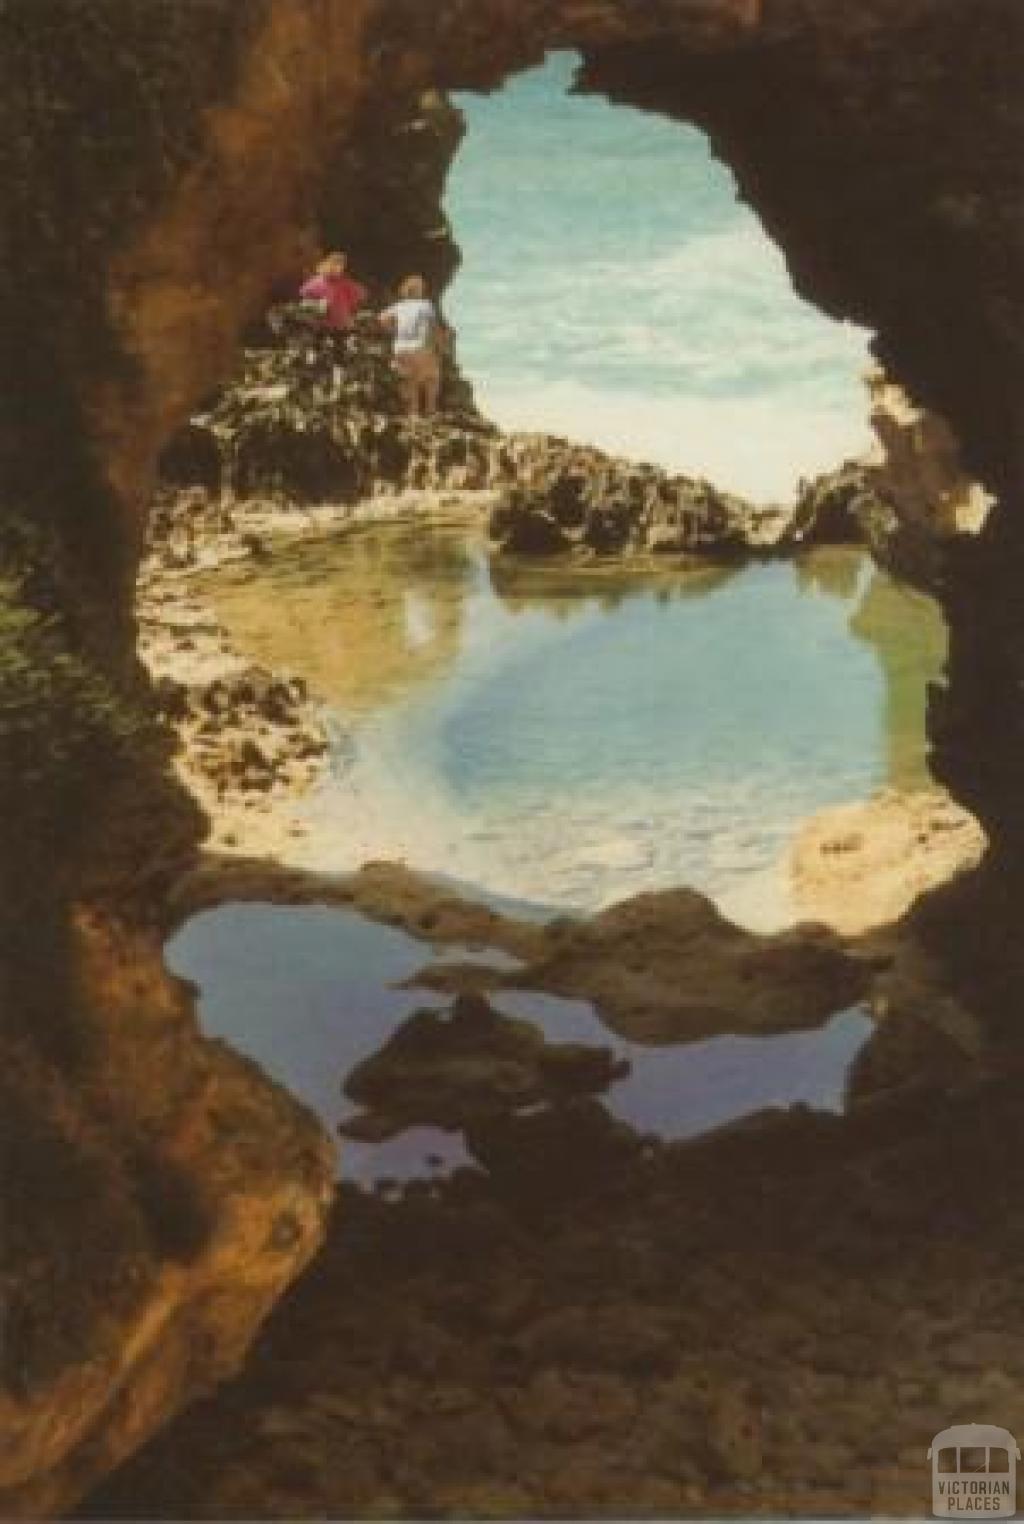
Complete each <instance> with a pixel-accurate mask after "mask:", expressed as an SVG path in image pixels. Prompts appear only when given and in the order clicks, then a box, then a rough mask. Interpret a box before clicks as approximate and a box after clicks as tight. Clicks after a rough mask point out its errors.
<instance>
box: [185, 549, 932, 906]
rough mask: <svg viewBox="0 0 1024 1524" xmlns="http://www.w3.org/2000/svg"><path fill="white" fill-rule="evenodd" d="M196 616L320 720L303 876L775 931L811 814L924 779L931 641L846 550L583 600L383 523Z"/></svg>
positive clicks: (225, 593) (227, 584)
mask: <svg viewBox="0 0 1024 1524" xmlns="http://www.w3.org/2000/svg"><path fill="white" fill-rule="evenodd" d="M210 592H211V596H212V597H213V600H214V603H215V606H216V609H217V613H218V615H219V617H220V618H221V619H222V620H223V621H224V622H225V624H226V625H227V628H228V630H229V633H230V635H231V637H232V640H233V641H234V643H235V644H236V645H237V646H238V647H239V648H240V649H243V650H245V651H247V652H249V653H250V654H251V655H252V656H253V658H254V659H256V660H258V661H261V662H264V663H266V664H267V665H270V666H274V667H278V668H283V669H285V670H288V671H291V672H295V673H298V674H300V675H301V676H303V677H304V678H306V680H307V682H308V683H309V685H310V687H311V689H312V690H313V691H314V692H315V693H317V694H318V695H319V696H320V697H321V698H322V699H323V700H324V702H325V705H326V709H327V715H328V726H329V730H330V732H331V734H332V737H333V743H332V769H331V773H330V775H329V776H328V778H327V779H326V781H325V782H324V784H323V786H322V787H321V788H320V789H319V790H318V792H317V793H316V794H315V795H314V796H313V797H312V798H311V799H310V800H309V802H308V805H307V807H306V811H305V815H306V823H307V826H308V828H309V840H310V842H311V843H312V849H313V850H314V852H315V863H316V865H317V866H319V867H324V868H338V869H342V868H352V867H358V866H359V865H361V864H362V863H363V862H365V861H369V860H371V859H374V858H392V859H404V860H405V861H406V862H407V863H408V864H409V865H410V866H411V867H414V868H417V869H420V870H422V871H425V872H430V873H444V874H447V875H449V876H450V877H452V878H455V879H458V880H460V881H461V882H462V883H464V884H465V885H467V886H469V887H471V888H472V889H473V890H475V891H478V892H481V891H482V892H484V893H487V894H495V895H504V896H508V897H511V898H513V899H516V900H523V901H529V902H532V903H534V904H537V905H544V906H551V907H557V908H559V909H567V910H593V909H595V908H598V907H599V906H602V905H606V904H609V903H611V902H613V901H614V900H616V899H621V898H624V897H625V896H626V895H629V894H633V893H637V892H639V891H641V890H645V889H655V888H668V887H674V886H676V885H679V884H687V885H690V886H692V887H695V888H698V889H701V890H703V891H704V892H705V893H708V894H710V895H711V896H712V897H714V898H715V899H716V900H717V901H718V903H719V905H720V906H721V907H722V908H723V909H724V910H725V911H726V913H727V914H729V915H731V916H732V917H733V918H734V919H737V920H740V921H742V922H744V923H746V924H748V925H751V926H755V927H759V928H770V927H773V926H778V925H781V924H784V923H785V922H786V921H787V920H788V919H791V918H792V914H791V906H790V904H789V900H788V874H787V854H788V850H789V846H790V844H791V842H792V840H793V838H794V836H795V834H796V832H797V830H798V828H799V827H800V825H801V824H802V823H803V821H804V820H805V819H806V817H807V816H808V815H809V814H812V813H813V812H815V811H817V810H820V809H822V808H824V807H826V806H828V805H832V804H837V803H840V802H843V801H847V800H854V799H863V798H867V797H868V796H869V795H871V794H872V793H873V792H874V791H875V790H877V789H878V788H880V787H882V786H885V785H892V786H895V787H898V788H902V789H913V788H917V787H923V786H925V785H926V784H927V783H928V781H929V780H928V775H927V769H926V760H925V739H924V706H925V693H926V687H927V684H928V682H929V681H932V680H934V679H936V678H937V677H938V675H939V673H940V671H941V667H942V663H943V660H944V655H945V630H944V626H943V624H942V620H941V618H940V616H939V613H938V611H937V609H936V607H935V606H934V604H933V603H931V601H930V600H928V599H927V598H924V597H922V596H920V595H917V594H914V593H908V592H906V591H905V590H902V589H900V588H898V587H897V586H896V585H894V584H893V583H892V582H891V580H890V579H889V578H887V577H886V576H885V575H884V574H883V573H881V572H878V571H876V570H874V569H873V568H872V566H871V564H870V563H869V561H868V560H867V558H866V557H865V556H863V555H862V554H860V553H859V552H857V551H855V550H846V549H836V550H821V551H816V552H813V553H811V554H809V555H807V556H805V557H803V558H801V559H800V560H798V561H795V562H771V563H754V564H751V565H748V566H745V567H738V568H717V569H702V570H697V571H694V570H683V569H670V568H660V567H646V568H642V569H634V570H630V569H629V568H628V567H624V566H618V567H609V568H605V569H602V570H600V571H598V572H595V573H594V574H592V575H589V576H588V575H586V574H582V575H581V573H580V572H579V571H578V570H576V571H571V572H566V571H565V570H564V569H559V568H558V567H545V568H542V567H536V566H526V565H516V566H512V565H509V564H507V563H502V562H500V561H498V562H491V561H490V560H489V558H488V556H487V553H486V547H485V545H484V543H483V541H482V539H481V537H480V535H479V532H478V531H473V530H472V529H470V528H468V527H467V526H466V525H464V524H454V523H453V524H449V525H447V526H445V525H437V524H430V523H427V522H424V521H423V520H410V521H405V522H402V521H394V522H389V523H379V524H366V525H362V526H360V527H358V528H355V529H353V530H352V531H350V532H349V533H346V534H344V535H342V536H340V537H337V538H334V539H332V540H329V541H324V542H321V543H318V544H305V545H302V546H297V547H295V548H293V549H292V550H288V551H283V552H280V553H279V554H277V555H275V557H274V558H273V559H272V560H271V561H269V562H268V563H267V564H266V565H264V566H262V567H261V569H260V572H259V576H258V578H256V579H253V577H252V575H251V573H250V572H249V571H247V570H243V571H240V572H236V573H232V572H227V573H224V574H222V575H221V576H219V577H218V578H216V579H215V581H214V582H213V584H211V588H210Z"/></svg>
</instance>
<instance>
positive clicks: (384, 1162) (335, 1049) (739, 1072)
mask: <svg viewBox="0 0 1024 1524" xmlns="http://www.w3.org/2000/svg"><path fill="white" fill-rule="evenodd" d="M167 954H168V961H169V964H170V966H171V968H172V969H174V970H175V971H176V972H177V973H180V974H182V975H183V976H185V977H187V978H190V979H194V980H195V981H196V983H197V984H198V985H199V987H200V989H201V992H202V995H201V1003H200V1015H201V1019H202V1023H203V1027H204V1030H205V1031H206V1032H207V1033H208V1034H209V1035H211V1036H215V1037H221V1038H224V1039H225V1040H226V1041H228V1042H231V1043H232V1044H233V1045H234V1046H236V1047H238V1048H241V1049H243V1050H244V1051H245V1052H246V1053H248V1054H249V1055H250V1056H251V1057H253V1058H254V1059H255V1060H256V1061H257V1062H258V1063H259V1064H260V1065H261V1066H262V1067H263V1068H264V1069H266V1071H267V1072H268V1073H269V1074H271V1075H273V1076H274V1077H275V1078H276V1079H278V1080H279V1081H280V1082H281V1083H282V1084H284V1085H286V1086H287V1087H288V1088H289V1089H290V1090H292V1091H293V1092H294V1093H295V1094H296V1095H298V1096H300V1097H301V1098H302V1099H303V1100H304V1101H305V1102H306V1103H307V1105H309V1106H311V1107H312V1108H313V1109H314V1110H315V1111H316V1112H317V1113H318V1115H319V1116H320V1117H321V1118H322V1120H323V1121H324V1122H325V1123H326V1124H327V1126H328V1127H329V1128H330V1129H331V1130H333V1129H334V1128H336V1127H337V1125H338V1123H339V1122H343V1121H344V1120H346V1118H348V1117H350V1116H352V1115H353V1114H354V1113H355V1112H356V1111H357V1110H358V1108H357V1107H356V1106H354V1105H353V1104H352V1103H351V1102H350V1101H348V1100H347V1099H346V1097H345V1096H344V1094H343V1091H342V1086H343V1083H344V1079H345V1076H346V1075H347V1074H348V1073H349V1072H350V1071H351V1070H352V1069H353V1068H354V1066H355V1065H356V1064H358V1063H361V1062H362V1061H363V1060H364V1059H366V1058H368V1057H369V1056H370V1055H371V1054H373V1053H375V1052H376V1051H377V1050H378V1049H379V1048H380V1047H382V1046H383V1044H384V1043H385V1042H386V1041H387V1040H388V1038H389V1037H390V1036H391V1035H392V1033H393V1032H394V1031H395V1029H396V1027H397V1026H398V1025H399V1024H400V1023H401V1022H403V1021H404V1020H405V1019H406V1018H407V1017H408V1016H409V1015H411V1013H412V1012H413V1011H414V1010H417V1009H420V1008H422V1007H424V1006H428V1007H437V1006H439V1005H441V1004H443V1002H442V1001H440V1000H439V999H438V998H437V997H436V996H434V995H432V994H429V993H427V992H426V991H424V990H416V989H402V988H399V987H398V986H399V985H400V984H401V983H403V982H404V981H407V980H409V979H410V978H412V977H413V976H414V975H415V974H416V973H417V972H418V971H419V970H421V969H422V968H423V966H424V964H425V963H427V962H429V960H430V956H431V950H430V948H429V947H428V946H426V945H424V944H423V943H421V942H418V941H416V940H414V939H413V938H412V937H410V936H408V935H406V934H405V933H404V932H401V931H396V930H394V929H393V928H392V927H388V926H380V925H377V924H375V923H374V922H372V921H368V920H366V919H365V918H364V917H362V916H360V915H358V914H355V913H354V912H351V911H346V910H337V909H327V908H322V907H310V906H303V907H301V908H294V907H282V906H270V905H229V906H226V907H224V908H222V909H218V910H212V911H207V912H205V913H203V914H201V915H198V916H195V917H194V918H193V919H192V920H191V921H190V922H189V923H188V924H187V925H186V926H184V927H183V928H182V930H181V931H180V932H179V933H178V934H177V936H175V937H174V938H173V940H172V941H171V943H170V944H169V947H168V950H167ZM462 956H463V952H462V950H461V949H452V948H450V947H449V948H446V949H445V957H446V958H452V957H456V958H461V957H462ZM478 956H481V957H482V955H480V954H478ZM495 961H498V959H497V958H495ZM494 1004H495V1005H496V1006H497V1007H498V1008H499V1009H500V1010H501V1011H503V1012H505V1013H506V1014H508V1015H512V1016H519V1017H522V1018H525V1019H526V1020H528V1021H531V1022H533V1023H535V1024H536V1026H537V1027H539V1028H540V1030H541V1031H542V1032H543V1033H544V1036H545V1037H546V1038H547V1039H548V1040H549V1041H552V1042H580V1043H589V1044H595V1045H599V1046H604V1047H610V1048H612V1049H613V1051H614V1053H615V1055H616V1057H618V1058H624V1059H627V1060H628V1062H629V1072H628V1074H627V1075H626V1076H625V1077H624V1078H622V1079H620V1080H618V1081H617V1082H616V1083H615V1084H614V1085H612V1087H611V1089H610V1090H609V1091H608V1092H607V1095H606V1096H605V1098H604V1099H605V1104H606V1105H607V1107H608V1109H609V1110H610V1111H611V1112H612V1114H613V1115H614V1116H616V1117H619V1118H620V1119H621V1120H623V1121H624V1122H628V1123H629V1124H630V1125H631V1126H632V1127H635V1128H636V1129H638V1130H639V1131H640V1132H643V1133H654V1134H656V1135H658V1136H660V1137H663V1138H687V1137H692V1136H695V1135H696V1134H698V1133H701V1132H704V1131H707V1130H708V1129H709V1128H712V1127H716V1126H719V1125H721V1124H722V1123H724V1122H728V1121H731V1120H733V1119H734V1118H738V1117H743V1116H746V1115H748V1114H749V1113H751V1112H754V1111H758V1110H761V1109H762V1108H764V1107H767V1106H779V1105H789V1104H792V1103H793V1102H796V1101H802V1102H805V1103H807V1104H808V1105H812V1106H815V1107H817V1108H818V1109H821V1110H829V1111H839V1110H841V1109H842V1104H843V1093H844V1086H845V1081H846V1075H847V1072H848V1070H849V1066H850V1064H851V1062H852V1060H853V1058H854V1057H855V1056H856V1054H857V1052H858V1051H859V1049H860V1048H861V1046H862V1045H863V1043H864V1042H865V1041H866V1039H867V1036H868V1034H869V1033H870V1031H871V1029H872V1022H871V1021H870V1019H869V1018H868V1016H867V1015H866V1014H864V1013H863V1012H862V1011H860V1010H850V1011H845V1012H842V1013H839V1014H838V1015H836V1016H834V1017H833V1018H832V1019H831V1021H829V1022H827V1023H825V1024H824V1025H823V1026H822V1027H821V1028H819V1029H818V1030H816V1031H807V1030H804V1031H794V1032H786V1033H781V1034H779V1035H775V1036H771V1037H740V1036H723V1037H716V1038H711V1039H709V1040H705V1041H701V1042H694V1043H688V1044H685V1043H684V1044H678V1045H676V1046H666V1045H659V1046H657V1047H645V1046H643V1045H641V1044H639V1043H635V1042H627V1041H625V1040H623V1039H622V1038H620V1037H618V1036H617V1035H615V1034H613V1033H612V1032H610V1031H609V1030H608V1028H606V1027H605V1026H603V1025H602V1023H601V1022H600V1020H599V1018H598V1016H597V1014H596V1013H595V1011H594V1008H593V1007H592V1006H591V1005H590V1004H589V1003H588V1002H586V1001H581V1000H564V999H559V998H556V997H554V996H550V995H542V994H537V993H535V992H532V991H520V990H517V991H515V992H502V993H501V994H500V995H497V996H496V997H495V999H494ZM466 1159H467V1155H466V1152H465V1149H464V1147H463V1144H462V1141H461V1136H460V1135H459V1134H457V1133H454V1132H443V1131H441V1130H439V1129H437V1128H429V1127H414V1128H408V1129H406V1130H405V1131H403V1132H401V1133H399V1134H398V1136H396V1137H393V1138H390V1139H388V1140H387V1141H386V1142H383V1143H363V1142H356V1141H353V1140H346V1141H345V1143H344V1145H343V1167H344V1174H345V1177H346V1179H348V1180H352V1181H356V1182H360V1183H364V1184H366V1183H370V1182H372V1181H374V1180H378V1179H382V1178H385V1177H389V1178H394V1179H406V1178H409V1177H412V1176H416V1175H421V1174H428V1173H430V1171H431V1169H436V1168H441V1167H446V1168H450V1167H452V1166H454V1165H456V1164H460V1163H464V1162H466Z"/></svg>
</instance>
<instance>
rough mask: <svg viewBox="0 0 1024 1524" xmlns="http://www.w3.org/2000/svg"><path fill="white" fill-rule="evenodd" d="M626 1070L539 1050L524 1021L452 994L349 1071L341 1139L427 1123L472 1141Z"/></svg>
mask: <svg viewBox="0 0 1024 1524" xmlns="http://www.w3.org/2000/svg"><path fill="white" fill-rule="evenodd" d="M628 1069H629V1065H628V1063H623V1062H622V1061H616V1059H615V1058H614V1056H613V1055H612V1052H611V1050H610V1049H609V1048H596V1047H594V1046H592V1045H587V1044H584V1043H549V1042H547V1041H546V1040H545V1039H544V1036H543V1034H542V1033H541V1032H540V1031H539V1030H538V1028H537V1027H535V1026H534V1025H533V1024H532V1022H529V1021H519V1020H516V1019H514V1018H513V1017H511V1016H504V1015H502V1014H501V1012H500V1011H496V1010H495V1009H494V1008H493V1006H491V1005H489V1004H488V1003H487V1001H486V1000H485V999H484V997H483V996H482V995H479V994H475V993H465V994H460V995H458V996H457V997H456V999H455V1001H454V1003H453V1005H452V1007H451V1010H450V1011H448V1012H443V1011H432V1010H423V1011H417V1012H416V1013H415V1014H414V1015H412V1016H410V1017H409V1019H408V1020H407V1021H405V1022H403V1023H402V1025H401V1026H400V1027H399V1028H398V1030H397V1031H396V1032H395V1033H394V1034H393V1036H392V1037H391V1038H390V1039H389V1040H388V1041H387V1042H386V1043H385V1044H384V1046H383V1047H382V1048H380V1049H379V1050H378V1051H377V1052H376V1053H374V1054H372V1055H371V1056H370V1057H369V1058H368V1059H365V1060H364V1061H363V1062H362V1063H361V1064H357V1065H356V1067H355V1068H354V1069H353V1070H352V1071H351V1073H350V1074H349V1075H348V1076H347V1077H346V1080H345V1094H346V1095H347V1096H349V1098H350V1099H351V1100H353V1101H356V1102H357V1103H358V1104H359V1105H360V1106H362V1107H364V1108H365V1109H364V1110H363V1111H362V1112H361V1113H359V1114H358V1115H357V1116H354V1117H352V1118H350V1119H349V1120H348V1121H347V1122H343V1123H342V1124H341V1126H342V1131H343V1132H344V1133H345V1135H346V1136H347V1137H353V1138H387V1137H391V1136H393V1135H395V1134H397V1133H400V1132H402V1131H404V1130H405V1129H406V1128H408V1127H416V1126H422V1125H429V1126H434V1127H441V1128H444V1129H446V1130H448V1131H459V1130H462V1131H467V1132H468V1133H469V1134H470V1136H472V1132H473V1130H474V1129H475V1128H476V1127H478V1126H480V1125H482V1124H486V1123H488V1122H490V1121H493V1120H494V1119H495V1118H502V1117H504V1118H507V1117H509V1116H511V1115H513V1114H515V1113H517V1112H519V1111H522V1110H523V1109H529V1108H533V1107H537V1106H541V1105H545V1104H546V1105H556V1106H557V1105H566V1104H568V1103H570V1102H571V1101H572V1100H574V1099H576V1098H578V1097H581V1096H586V1095H594V1094H598V1093H600V1092H601V1091H602V1090H606V1089H607V1088H608V1086H609V1085H611V1084H613V1083H614V1082H615V1081H616V1080H617V1079H621V1078H622V1076H623V1074H624V1073H627V1072H628Z"/></svg>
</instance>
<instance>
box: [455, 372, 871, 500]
mask: <svg viewBox="0 0 1024 1524" xmlns="http://www.w3.org/2000/svg"><path fill="white" fill-rule="evenodd" d="M477 390H478V394H479V396H480V400H481V403H482V405H483V407H484V409H485V411H486V412H487V413H488V414H489V415H490V416H491V417H493V418H494V419H495V420H496V421H497V422H498V423H500V424H501V425H502V426H503V427H505V428H509V429H531V430H532V429H543V430H547V431H549V432H552V433H556V434H565V435H567V436H568V437H569V438H570V439H578V440H581V441H583V442H585V443H588V444H597V445H600V446H601V447H602V448H603V449H606V450H609V451H611V452H613V453H616V454H623V455H629V456H633V457H635V458H636V459H638V460H649V461H653V462H655V463H656V464H659V465H663V466H665V467H667V468H668V469H670V470H675V471H685V472H687V473H688V474H689V475H692V476H706V477H707V478H708V479H709V480H710V481H713V482H715V483H716V485H718V486H720V487H723V488H726V489H727V490H729V491H732V492H738V493H741V494H742V495H743V496H745V497H749V498H751V499H752V500H753V501H755V502H771V501H785V500H786V499H788V498H790V497H791V496H792V494H793V491H794V488H795V486H796V483H797V481H798V480H799V478H800V477H801V476H803V475H814V474H815V473H816V472H818V471H826V470H828V469H830V468H831V467H832V466H834V465H836V464H837V463H838V462H839V461H841V460H844V459H846V458H847V457H850V456H853V455H858V454H860V453H862V452H863V451H864V450H865V449H866V448H867V446H868V445H869V443H870V433H869V430H868V428H867V425H866V423H865V422H864V421H863V420H861V419H858V418H857V417H856V416H855V415H854V416H852V417H851V415H850V413H849V412H848V411H847V410H845V409H843V408H841V407H840V408H836V407H830V406H828V405H827V404H822V405H820V406H819V407H817V408H815V407H814V406H813V404H808V403H806V402H804V403H802V404H801V406H800V408H799V411H795V410H794V408H793V406H792V405H791V399H790V398H789V397H788V396H786V395H785V394H782V395H781V396H780V395H774V396H768V397H723V398H717V399H716V398H705V397H676V398H673V397H652V396H650V395H645V394H643V393H636V392H634V393H629V392H621V391H617V392H608V391H599V390H597V389H596V388H593V387H588V386H586V385H583V384H581V383H580V382H576V381H554V382H550V383H548V384H545V385H541V386H533V387H529V388H523V389H521V390H520V389H506V388H502V387H501V386H497V385H496V386H489V385H487V384H484V385H482V386H480V387H478V389H477Z"/></svg>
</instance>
